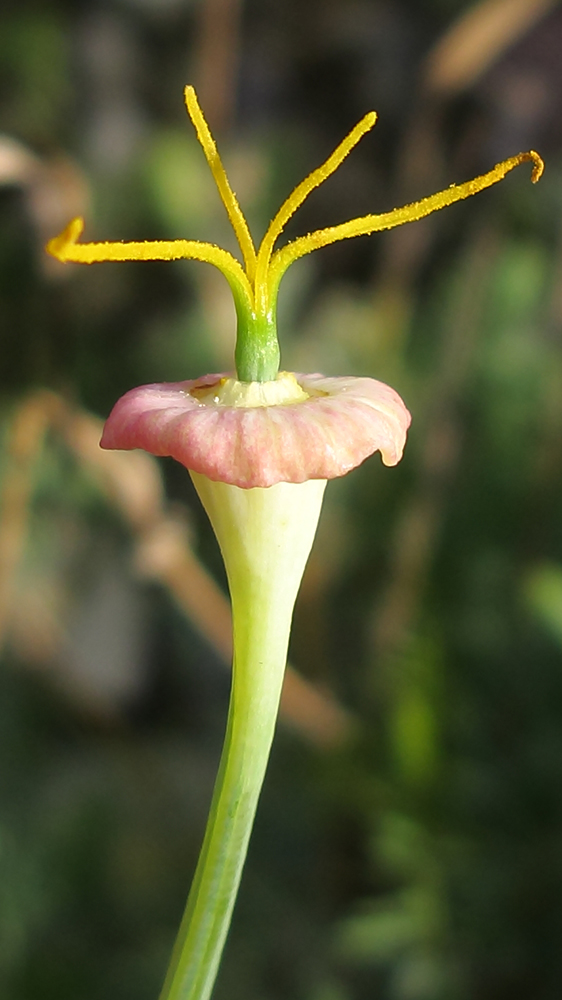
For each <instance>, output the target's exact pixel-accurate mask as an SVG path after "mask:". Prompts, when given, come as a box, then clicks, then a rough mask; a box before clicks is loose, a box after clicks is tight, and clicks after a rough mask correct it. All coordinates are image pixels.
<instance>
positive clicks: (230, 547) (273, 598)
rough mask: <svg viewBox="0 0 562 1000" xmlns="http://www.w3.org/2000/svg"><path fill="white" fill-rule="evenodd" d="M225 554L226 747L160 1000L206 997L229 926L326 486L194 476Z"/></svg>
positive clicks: (314, 482) (212, 981)
mask: <svg viewBox="0 0 562 1000" xmlns="http://www.w3.org/2000/svg"><path fill="white" fill-rule="evenodd" d="M192 478H193V480H194V483H195V485H196V487H197V490H198V492H199V495H200V497H201V499H202V501H203V504H204V506H205V508H206V510H207V513H208V514H209V517H210V520H211V523H212V525H213V527H214V529H215V532H216V534H217V537H218V540H219V544H220V546H221V550H222V553H223V557H224V561H225V565H226V570H227V575H228V579H229V585H230V592H231V599H232V614H233V627H234V663H233V675H232V691H231V698H230V707H229V715H228V725H227V732H226V738H225V744H224V748H223V752H222V757H221V762H220V768H219V773H218V777H217V781H216V785H215V790H214V793H213V800H212V804H211V811H210V815H209V820H208V824H207V830H206V833H205V839H204V842H203V847H202V850H201V855H200V858H199V863H198V865H197V870H196V873H195V877H194V880H193V885H192V887H191V891H190V894H189V899H188V902H187V907H186V910H185V913H184V916H183V919H182V922H181V925H180V930H179V933H178V936H177V940H176V944H175V946H174V950H173V953H172V959H171V962H170V968H169V970H168V974H167V976H166V980H165V982H164V987H163V990H162V993H161V995H160V1000H207V998H208V997H209V996H210V993H211V990H212V988H213V985H214V982H215V978H216V974H217V970H218V966H219V962H220V958H221V954H222V949H223V946H224V942H225V938H226V935H227V932H228V928H229V925H230V919H231V915H232V909H233V907H234V902H235V899H236V894H237V891H238V886H239V883H240V878H241V875H242V868H243V865H244V860H245V857H246V851H247V847H248V841H249V838H250V833H251V829H252V824H253V820H254V815H255V811H256V806H257V802H258V798H259V794H260V791H261V786H262V783H263V778H264V774H265V769H266V766H267V760H268V757H269V751H270V747H271V742H272V739H273V734H274V730H275V721H276V718H277V710H278V705H279V698H280V695H281V687H282V684H283V674H284V669H285V662H286V657H287V646H288V641H289V632H290V627H291V617H292V612H293V606H294V602H295V598H296V594H297V591H298V588H299V585H300V581H301V577H302V573H303V570H304V566H305V563H306V560H307V558H308V554H309V551H310V547H311V545H312V540H313V537H314V533H315V530H316V524H317V522H318V517H319V513H320V506H321V503H322V496H323V492H324V487H325V482H324V481H319V480H310V481H309V482H307V483H302V484H293V483H279V484H278V485H277V486H273V487H270V489H267V490H262V489H251V490H241V489H239V488H238V487H236V486H228V485H227V484H225V483H212V482H211V481H210V480H208V479H206V477H204V476H200V475H197V474H193V473H192Z"/></svg>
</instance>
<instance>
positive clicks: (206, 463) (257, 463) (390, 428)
mask: <svg viewBox="0 0 562 1000" xmlns="http://www.w3.org/2000/svg"><path fill="white" fill-rule="evenodd" d="M185 99H186V105H187V110H188V113H189V116H190V118H191V120H192V122H193V124H194V126H195V130H196V133H197V137H198V139H199V142H200V143H201V146H202V148H203V151H204V153H205V156H206V158H207V161H208V163H209V166H210V168H211V171H212V174H213V177H214V179H215V182H216V185H217V188H218V190H219V193H220V196H221V198H222V201H223V203H224V206H225V208H226V211H227V213H228V216H229V219H230V221H231V223H232V226H233V229H234V232H235V234H236V237H237V239H238V243H239V246H240V250H241V254H242V258H243V262H244V266H242V265H241V264H240V262H239V261H238V260H236V258H235V257H233V256H232V255H231V254H230V253H228V252H227V251H226V250H223V249H221V248H220V247H217V246H214V245H213V244H210V243H200V242H196V241H192V240H174V241H170V242H166V241H158V242H143V243H80V242H78V240H79V237H80V234H81V232H82V229H83V221H82V219H74V220H73V221H72V222H71V223H70V224H69V226H68V227H67V228H66V229H65V230H64V232H62V233H61V234H60V235H59V236H57V237H55V238H54V239H52V240H51V241H50V243H49V244H48V246H47V250H48V251H49V253H51V254H53V255H54V256H55V257H57V258H58V259H59V260H61V261H77V262H80V263H86V264H91V263H94V262H97V261H118V260H174V259H178V258H191V259H195V260H202V261H207V262H208V263H210V264H214V265H215V266H216V267H218V268H219V270H221V271H222V273H223V274H224V276H225V278H226V280H227V281H228V283H229V285H230V288H231V289H232V293H233V296H234V301H235V305H236V312H237V319H238V328H237V341H236V352H235V361H236V374H235V375H234V374H232V373H221V374H216V375H205V376H203V377H202V378H199V379H194V380H189V381H184V382H177V383H162V384H156V385H148V386H141V387H140V388H137V389H131V390H130V391H129V392H128V393H126V394H125V395H124V396H123V397H122V398H121V399H120V400H119V401H118V402H117V403H116V405H115V407H114V408H113V410H112V412H111V414H110V416H109V418H108V420H107V423H106V425H105V428H104V432H103V436H102V440H101V446H102V448H125V449H130V448H144V449H145V450H147V451H149V452H151V453H152V454H154V455H171V456H172V457H174V458H176V459H177V460H178V461H179V462H181V463H182V464H183V465H184V466H185V467H186V468H187V469H188V470H189V472H190V474H191V477H192V479H193V482H194V484H195V487H196V489H197V492H198V494H199V497H200V499H201V501H202V503H203V506H204V507H205V510H206V511H207V514H208V516H209V519H210V521H211V524H212V526H213V529H214V531H215V534H216V536H217V538H218V541H219V545H220V548H221V552H222V555H223V558H224V562H225V566H226V572H227V576H228V584H229V589H230V596H231V601H232V616H233V630H234V637H233V638H234V663H233V673H232V690H231V698H230V707H229V714H228V725H227V733H226V739H225V744H224V749H223V753H222V757H221V763H220V768H219V774H218V777H217V781H216V785H215V790H214V794H213V800H212V805H211V811H210V816H209V821H208V824H207V830H206V833H205V839H204V843H203V847H202V851H201V856H200V859H199V863H198V866H197V870H196V873H195V877H194V880H193V885H192V888H191V891H190V894H189V899H188V903H187V908H186V911H185V914H184V917H183V920H182V923H181V926H180V930H179V933H178V936H177V940H176V944H175V946H174V950H173V954H172V959H171V963H170V967H169V970H168V973H167V976H166V980H165V983H164V987H163V990H162V993H161V1000H207V998H208V997H209V996H210V993H211V991H212V988H213V984H214V981H215V977H216V973H217V969H218V965H219V962H220V957H221V953H222V949H223V945H224V941H225V938H226V935H227V932H228V927H229V924H230V919H231V914H232V909H233V906H234V901H235V898H236V893H237V890H238V886H239V882H240V878H241V874H242V868H243V864H244V860H245V856H246V851H247V847H248V841H249V837H250V833H251V829H252V823H253V819H254V814H255V810H256V806H257V802H258V797H259V794H260V789H261V786H262V782H263V778H264V774H265V769H266V766H267V760H268V756H269V751H270V747H271V742H272V739H273V733H274V728H275V722H276V718H277V711H278V705H279V698H280V693H281V687H282V683H283V673H284V668H285V661H286V656H287V646H288V641H289V632H290V627H291V619H292V614H293V607H294V603H295V599H296V596H297V591H298V589H299V586H300V581H301V578H302V574H303V572H304V568H305V564H306V561H307V559H308V555H309V552H310V548H311V546H312V542H313V539H314V534H315V531H316V527H317V524H318V518H319V516H320V508H321V505H322V498H323V494H324V490H325V487H326V482H327V480H328V479H332V478H334V477H336V476H342V475H345V473H347V472H349V471H350V470H351V469H353V468H355V466H357V465H359V464H360V463H361V462H363V461H364V459H366V458H367V457H368V456H369V455H371V454H373V452H374V451H377V450H380V452H381V457H382V460H383V462H384V463H385V465H396V463H397V462H398V461H399V460H400V458H401V456H402V451H403V448H404V444H405V440H406V432H407V429H408V426H409V423H410V415H409V413H408V411H407V409H406V407H405V405H404V403H403V402H402V400H401V399H400V397H399V396H398V394H397V393H396V392H395V391H394V390H393V389H391V388H390V387H389V386H387V385H384V384H383V383H381V382H377V381H375V380H374V379H370V378H352V377H343V378H326V377H325V376H323V375H318V374H315V375H302V374H299V373H290V372H280V371H279V345H278V340H277V329H276V301H277V293H278V289H279V283H280V281H281V278H282V277H283V274H284V273H285V271H286V270H287V268H288V266H289V265H290V264H291V263H292V262H293V261H295V260H297V259H298V258H299V257H302V256H303V255H304V254H307V253H310V252H311V251H312V250H316V249H319V248H321V247H323V246H327V245H328V244H329V243H333V242H335V241H336V240H341V239H347V238H349V237H352V236H359V235H361V234H368V233H373V232H376V231H380V230H384V229H390V228H392V227H393V226H398V225H401V224H403V223H405V222H412V221H415V220H416V219H421V218H423V217H424V216H426V215H428V214H429V213H430V212H433V211H435V210H436V209H439V208H443V207H445V206H446V205H450V204H452V203H453V202H455V201H459V200H461V199H463V198H466V197H468V196H469V195H472V194H476V193H477V192H478V191H481V190H483V189H484V188H486V187H489V186H490V185H491V184H494V183H496V182H497V181H499V180H501V179H502V178H503V177H505V175H506V174H507V173H508V172H509V171H510V170H512V169H513V168H514V167H516V166H518V165H519V164H520V163H522V162H524V161H527V160H528V161H531V162H532V164H533V172H532V178H531V179H532V180H533V181H537V180H538V179H539V177H540V175H541V173H542V170H543V163H542V160H541V158H540V156H539V155H538V153H535V152H534V151H532V150H531V151H530V152H527V153H519V154H518V155H517V156H514V157H511V158H510V159H508V160H506V161H504V162H503V163H500V164H498V165H497V166H495V167H494V168H493V169H492V170H490V171H489V172H488V173H486V174H483V175H482V176H480V177H477V178H475V179H474V180H471V181H467V182H466V183H464V184H460V185H453V186H451V187H449V188H447V189H446V190H445V191H441V192H439V193H437V194H434V195H431V196H430V197H428V198H423V199H422V200H421V201H418V202H415V203H413V204H411V205H405V206H404V207H402V208H398V209H395V210H394V211H392V212H387V213H385V214H383V215H367V216H364V217H362V218H358V219H353V220H351V221H350V222H344V223H342V224H340V225H337V226H332V227H330V228H328V229H321V230H318V231H316V232H313V233H309V234H308V235H307V236H301V237H299V238H298V239H296V240H294V241H293V242H292V243H289V244H287V245H286V246H284V247H282V248H281V249H279V250H275V244H276V242H277V239H278V238H279V236H280V235H281V233H282V231H283V229H284V227H285V225H286V223H287V221H288V220H289V218H290V217H291V216H292V214H293V213H294V212H295V210H296V209H297V208H298V207H299V206H300V205H301V204H302V203H303V201H304V200H305V198H306V197H307V196H308V194H309V193H310V192H311V191H312V190H313V189H314V188H316V187H318V185H319V184H321V183H322V182H323V181H324V180H326V178H328V177H329V176H330V175H331V174H332V173H333V172H334V171H335V170H336V169H337V167H338V166H339V165H340V164H341V163H342V161H343V160H344V158H345V157H346V156H347V154H348V153H349V152H350V151H351V149H352V148H353V147H354V146H355V145H356V144H357V142H359V140H360V139H361V137H362V136H363V135H365V133H366V132H368V131H369V130H370V129H371V128H372V127H373V125H374V124H375V121H376V115H375V113H374V112H370V113H369V114H367V115H365V117H364V118H363V119H362V120H361V121H360V122H359V123H358V124H357V125H356V126H355V128H354V129H352V131H351V132H350V133H349V135H348V136H346V138H345V139H343V141H342V142H341V143H340V144H339V146H338V147H337V148H336V149H335V150H334V152H333V153H332V155H331V156H329V157H328V159H327V160H326V161H325V162H324V163H323V164H322V165H321V166H320V167H318V169H316V170H314V171H313V172H312V173H311V174H310V175H309V176H308V177H307V178H305V180H304V181H302V183H301V184H299V185H298V186H297V187H296V188H295V190H294V191H293V192H292V194H291V195H290V196H289V198H287V200H286V201H285V202H284V204H283V205H282V206H281V208H280V210H279V212H278V213H277V215H276V216H275V218H274V219H273V221H272V222H271V224H270V226H269V228H268V230H267V232H266V234H265V236H264V238H263V240H262V242H261V244H260V247H259V248H258V249H257V250H256V248H255V246H254V243H253V241H252V237H251V235H250V231H249V228H248V225H247V223H246V220H245V218H244V216H243V214H242V211H241V209H240V206H239V204H238V201H237V199H236V195H235V194H234V192H233V191H232V188H231V187H230V184H229V181H228V178H227V176H226V173H225V171H224V168H223V165H222V163H221V160H220V157H219V154H218V151H217V148H216V145H215V142H214V140H213V138H212V136H211V133H210V131H209V128H208V126H207V123H206V121H205V118H204V117H203V114H202V112H201V109H200V107H199V104H198V102H197V98H196V95H195V91H194V90H193V88H192V87H187V88H186V91H185Z"/></svg>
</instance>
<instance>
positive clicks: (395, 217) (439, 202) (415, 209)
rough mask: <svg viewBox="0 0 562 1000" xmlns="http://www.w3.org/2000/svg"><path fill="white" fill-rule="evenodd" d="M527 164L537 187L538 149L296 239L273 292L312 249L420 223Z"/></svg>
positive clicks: (274, 268) (276, 263)
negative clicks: (418, 196)
mask: <svg viewBox="0 0 562 1000" xmlns="http://www.w3.org/2000/svg"><path fill="white" fill-rule="evenodd" d="M525 161H531V162H532V163H533V172H532V174H531V180H532V182H533V184H536V182H537V181H538V180H539V178H540V177H541V175H542V172H543V170H544V163H543V160H542V159H541V157H540V156H539V154H538V153H536V152H535V151H534V149H531V150H529V152H527V153H519V154H518V155H517V156H512V157H510V158H509V159H508V160H504V162H503V163H498V164H496V166H495V167H494V168H493V169H492V170H489V171H488V173H486V174H482V175H481V176H480V177H475V178H474V180H471V181H466V182H465V183H464V184H452V185H451V186H450V187H448V188H446V189H445V190H444V191H438V192H437V194H432V195H430V196H429V197H428V198H422V199H421V201H416V202H413V203H412V204H410V205H403V206H402V207H401V208H395V209H393V211H392V212H385V213H384V214H382V215H365V216H363V217H362V218H359V219H351V220H350V221H349V222H343V223H342V224H341V225H339V226H331V227H330V228H328V229H318V230H317V231H316V232H314V233H309V234H308V235H307V236H301V237H299V239H296V240H294V242H293V243H289V244H288V245H287V246H286V247H283V249H282V250H279V251H278V252H277V253H276V254H274V256H273V259H272V261H271V265H270V268H269V275H268V284H269V287H270V290H271V291H273V290H274V289H275V288H276V287H277V285H278V284H279V281H280V279H281V277H282V275H283V274H284V272H285V271H286V269H287V268H288V266H289V264H292V263H293V261H295V260H298V258H299V257H303V256H304V255H305V254H307V253H311V251H312V250H318V249H320V247H325V246H328V244H330V243H335V242H336V241H337V240H345V239H349V238H350V237H351V236H362V235H367V234H369V233H374V232H380V231H381V230H383V229H394V227H395V226H401V225H403V224H404V223H405V222H416V221H417V220H418V219H423V218H424V217H425V216H426V215H429V214H430V213H431V212H435V211H437V210H438V209H440V208H445V207H446V206H447V205H452V204H454V202H456V201H462V200H463V199H464V198H468V197H470V195H473V194H478V192H479V191H483V190H484V188H487V187H490V186H491V185H492V184H496V183H497V182H498V181H501V180H502V179H503V178H504V177H505V175H506V174H508V173H509V171H510V170H513V169H514V167H518V166H519V164H521V163H524V162H525Z"/></svg>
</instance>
